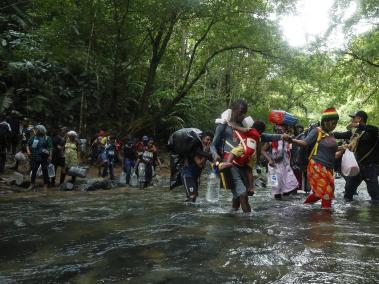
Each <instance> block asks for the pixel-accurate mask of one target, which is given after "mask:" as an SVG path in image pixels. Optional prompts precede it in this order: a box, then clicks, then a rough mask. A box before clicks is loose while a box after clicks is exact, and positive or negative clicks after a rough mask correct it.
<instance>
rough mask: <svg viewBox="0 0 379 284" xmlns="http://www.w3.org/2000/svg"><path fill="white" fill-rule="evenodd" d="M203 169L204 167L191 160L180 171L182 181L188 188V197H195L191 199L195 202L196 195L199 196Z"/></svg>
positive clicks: (186, 188)
mask: <svg viewBox="0 0 379 284" xmlns="http://www.w3.org/2000/svg"><path fill="white" fill-rule="evenodd" d="M201 171H202V169H201V168H199V167H198V166H197V165H196V164H195V163H194V162H193V161H191V160H190V161H188V163H187V164H186V165H184V167H183V168H182V170H181V173H180V177H181V181H182V183H183V185H184V188H185V190H186V196H187V198H190V196H192V197H193V198H192V200H191V201H193V202H195V201H196V197H197V196H198V189H199V179H200V175H201Z"/></svg>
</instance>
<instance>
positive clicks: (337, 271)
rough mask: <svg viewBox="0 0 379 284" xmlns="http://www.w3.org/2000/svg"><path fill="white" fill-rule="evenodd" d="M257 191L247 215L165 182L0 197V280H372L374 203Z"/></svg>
mask: <svg viewBox="0 0 379 284" xmlns="http://www.w3.org/2000/svg"><path fill="white" fill-rule="evenodd" d="M337 188H338V189H337V192H336V195H337V201H336V202H335V203H334V209H333V211H332V212H329V211H326V210H321V209H319V208H320V204H316V205H314V206H306V205H304V204H302V202H303V200H304V198H305V195H304V194H298V195H297V196H293V197H289V198H287V199H285V200H282V201H275V200H273V199H272V198H271V196H270V192H269V190H268V189H265V190H260V191H259V192H258V193H257V194H256V196H254V198H253V199H252V201H251V204H252V208H253V210H254V211H253V212H252V213H251V214H248V215H246V214H243V213H241V212H240V213H232V212H231V211H230V209H229V208H230V198H231V195H230V193H229V192H227V191H222V194H221V201H220V204H218V205H208V204H207V203H206V202H205V200H204V196H205V192H204V191H202V192H201V193H200V199H199V200H198V203H197V204H196V205H188V204H186V203H184V199H185V198H184V192H183V191H181V190H174V191H171V192H170V191H169V190H168V189H167V188H152V189H147V190H143V191H139V190H136V189H131V190H128V189H115V190H109V191H97V192H61V193H49V194H48V195H47V196H44V195H42V194H39V193H28V194H23V195H21V194H17V195H12V196H2V197H0V230H1V231H0V232H1V235H0V283H16V282H17V283H56V282H60V283H61V282H68V283H109V282H117V283H379V206H377V205H372V204H371V203H370V202H369V201H368V200H369V197H368V194H367V191H366V189H365V188H364V187H362V189H360V191H359V196H358V197H357V198H356V200H357V201H354V202H353V203H352V204H347V203H345V202H344V201H342V199H341V198H342V195H343V193H342V191H343V189H342V188H343V182H342V181H341V180H337Z"/></svg>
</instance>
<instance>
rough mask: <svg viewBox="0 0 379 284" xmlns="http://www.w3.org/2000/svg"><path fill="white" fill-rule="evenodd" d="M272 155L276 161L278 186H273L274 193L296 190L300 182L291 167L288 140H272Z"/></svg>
mask: <svg viewBox="0 0 379 284" xmlns="http://www.w3.org/2000/svg"><path fill="white" fill-rule="evenodd" d="M270 149H271V157H272V158H273V160H274V161H275V172H276V176H277V179H278V186H273V187H272V188H271V190H272V195H273V196H278V195H281V194H285V193H289V192H291V191H293V190H295V189H296V188H297V187H298V186H299V183H298V181H297V179H296V176H295V174H294V172H293V170H292V168H291V162H290V160H291V148H290V144H289V143H288V142H284V141H277V142H270Z"/></svg>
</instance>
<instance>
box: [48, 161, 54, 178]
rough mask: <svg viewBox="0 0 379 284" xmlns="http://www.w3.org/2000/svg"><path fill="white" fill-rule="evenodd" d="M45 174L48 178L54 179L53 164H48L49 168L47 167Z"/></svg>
mask: <svg viewBox="0 0 379 284" xmlns="http://www.w3.org/2000/svg"><path fill="white" fill-rule="evenodd" d="M47 173H48V175H49V177H50V178H52V177H55V167H54V165H53V164H49V166H48V167H47Z"/></svg>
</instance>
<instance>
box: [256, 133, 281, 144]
mask: <svg viewBox="0 0 379 284" xmlns="http://www.w3.org/2000/svg"><path fill="white" fill-rule="evenodd" d="M281 139H282V135H281V134H269V133H262V136H261V141H262V142H272V141H279V140H281Z"/></svg>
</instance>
